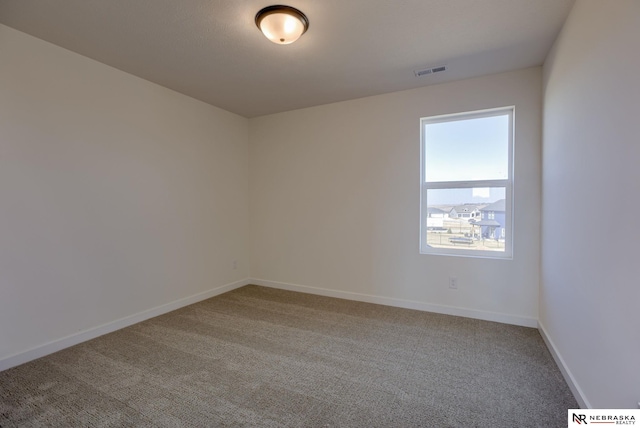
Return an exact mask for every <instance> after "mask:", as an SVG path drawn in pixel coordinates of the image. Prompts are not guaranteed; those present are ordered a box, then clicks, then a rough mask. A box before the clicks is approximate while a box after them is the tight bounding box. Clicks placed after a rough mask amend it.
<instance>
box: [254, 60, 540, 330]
mask: <svg viewBox="0 0 640 428" xmlns="http://www.w3.org/2000/svg"><path fill="white" fill-rule="evenodd" d="M511 105H514V106H515V109H516V114H515V222H514V225H515V241H514V242H515V245H514V257H513V260H496V259H480V258H463V257H450V256H436V255H421V254H419V205H420V204H419V202H420V178H419V175H420V174H419V173H420V159H419V155H420V125H419V124H420V118H421V117H426V116H433V115H441V114H447V113H458V112H465V111H474V110H480V109H487V108H494V107H503V106H511ZM249 128H250V138H249V140H250V180H249V182H250V224H251V260H252V262H251V277H252V278H254V279H256V280H262V281H263V282H264V283H268V284H275V285H278V284H280V285H282V286H287V287H290V288H292V289H295V286H301V287H302V289H306V290H309V291H313V290H314V289H317V290H322V292H323V293H325V294H333V295H340V294H339V293H340V292H343V293H351V294H349V295H351V296H356V297H357V296H361V297H363V296H364V297H366V298H369V297H371V296H375V297H380V298H384V299H387V300H388V299H396V300H397V301H403V302H405V303H407V305H410V304H411V303H414V304H418V305H414V306H416V307H419V306H420V305H419V304H427V305H432V306H433V307H435V309H436V310H437V308H438V307H439V308H442V309H443V310H444V311H445V312H446V311H447V310H448V309H450V308H457V309H465V310H471V311H476V312H477V313H478V314H479V315H480V316H482V314H481V313H483V314H485V315H486V314H488V313H491V314H500V315H508V316H511V318H510V319H517V321H516V322H517V323H522V324H525V325H529V324H531V322H532V321H533V324H534V325H535V322H536V320H537V313H538V306H537V302H538V282H539V276H538V275H539V251H540V247H539V239H540V222H539V220H540V137H541V136H540V128H541V68H539V67H537V68H531V69H526V70H521V71H516V72H511V73H503V74H496V75H490V76H486V77H481V78H475V79H470V80H463V81H457V82H453V83H447V84H442V85H435V86H428V87H423V88H420V89H415V90H410V91H403V92H396V93H391V94H386V95H381V96H375V97H369V98H362V99H357V100H352V101H346V102H341V103H336V104H329V105H324V106H319V107H314V108H308V109H302V110H296V111H291V112H286V113H281V114H275V115H269V116H263V117H259V118H252V119H251V120H250V122H249ZM449 276H456V277H457V278H458V287H459V288H458V289H457V290H451V289H449V288H448V284H449ZM333 292H338V294H336V293H333ZM344 295H345V296H347V294H344ZM369 300H371V299H369Z"/></svg>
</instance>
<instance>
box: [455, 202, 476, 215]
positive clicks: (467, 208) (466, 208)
mask: <svg viewBox="0 0 640 428" xmlns="http://www.w3.org/2000/svg"><path fill="white" fill-rule="evenodd" d="M452 209H454V210H456V212H457V213H470V212H473V211H477V210H478V206H477V205H468V204H465V205H456V206H455V207H453V208H452Z"/></svg>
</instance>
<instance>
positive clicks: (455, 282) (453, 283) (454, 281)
mask: <svg viewBox="0 0 640 428" xmlns="http://www.w3.org/2000/svg"><path fill="white" fill-rule="evenodd" d="M449 288H451V289H452V290H457V289H458V278H456V277H455V276H450V277H449Z"/></svg>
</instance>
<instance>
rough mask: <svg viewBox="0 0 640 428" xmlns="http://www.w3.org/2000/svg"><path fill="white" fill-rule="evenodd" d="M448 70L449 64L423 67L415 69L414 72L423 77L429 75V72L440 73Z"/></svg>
mask: <svg viewBox="0 0 640 428" xmlns="http://www.w3.org/2000/svg"><path fill="white" fill-rule="evenodd" d="M446 70H447V66H446V65H441V66H439V67H433V68H423V69H422V70H414V71H413V73H414V74H415V75H416V77H422V76H427V75H429V74H434V73H440V72H442V71H446Z"/></svg>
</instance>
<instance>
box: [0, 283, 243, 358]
mask: <svg viewBox="0 0 640 428" xmlns="http://www.w3.org/2000/svg"><path fill="white" fill-rule="evenodd" d="M250 283H251V282H250V281H249V280H248V279H243V280H240V281H236V282H232V283H229V284H225V285H222V286H220V287H216V288H212V289H211V290H207V291H204V292H202V293H198V294H194V295H191V296H187V297H184V298H182V299H178V300H175V301H173V302H170V303H166V304H164V305H160V306H156V307H155V308H151V309H147V310H145V311H142V312H138V313H137V314H133V315H129V316H127V317H124V318H120V319H118V320H115V321H111V322H108V323H106V324H102V325H100V326H97V327H94V328H90V329H87V330H83V331H80V332H78V333H74V334H72V335H69V336H66V337H63V338H61V339H57V340H53V341H51V342H48V343H45V344H44V345H40V346H37V347H35V348H31V349H29V350H27V351H24V352H20V353H17V354H14V355H11V356H9V357H7V358H3V359H2V360H0V371H3V370H6V369H10V368H11V367H15V366H18V365H20V364H24V363H27V362H29V361H32V360H35V359H37V358H40V357H44V356H45V355H49V354H52V353H54V352H57V351H60V350H62V349H65V348H68V347H70V346H73V345H77V344H79V343H82V342H86V341H87V340H91V339H95V338H96V337H99V336H102V335H103V334H107V333H111V332H113V331H116V330H120V329H122V328H125V327H129V326H130V325H133V324H137V323H139V322H142V321H145V320H148V319H150V318H153V317H157V316H158V315H162V314H166V313H167V312H171V311H175V310H176V309H180V308H182V307H184V306H188V305H192V304H194V303H197V302H200V301H202V300H206V299H209V298H211V297H214V296H217V295H219V294H222V293H226V292H227V291H231V290H235V289H236V288H240V287H243V286H245V285H248V284H250Z"/></svg>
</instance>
